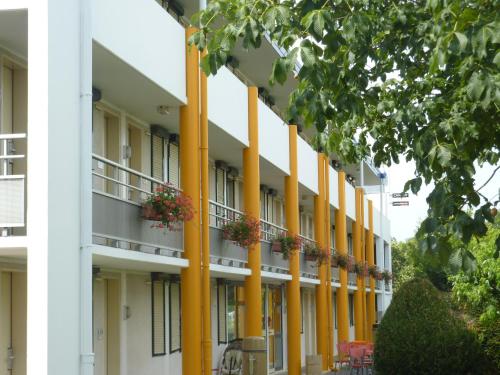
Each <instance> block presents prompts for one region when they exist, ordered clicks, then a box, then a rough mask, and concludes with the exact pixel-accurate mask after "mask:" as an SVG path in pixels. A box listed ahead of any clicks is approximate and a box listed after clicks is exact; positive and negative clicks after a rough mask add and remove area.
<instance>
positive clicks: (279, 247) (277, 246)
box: [271, 235, 301, 259]
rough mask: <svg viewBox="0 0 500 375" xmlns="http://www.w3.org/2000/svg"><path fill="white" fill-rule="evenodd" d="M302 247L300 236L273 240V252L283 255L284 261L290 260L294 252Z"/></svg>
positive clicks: (286, 236) (281, 236)
mask: <svg viewBox="0 0 500 375" xmlns="http://www.w3.org/2000/svg"><path fill="white" fill-rule="evenodd" d="M300 245H301V240H300V237H299V236H288V235H280V236H278V237H276V238H275V239H274V240H273V242H272V244H271V250H272V251H273V252H275V253H281V254H282V255H283V259H288V258H289V257H290V254H292V252H294V251H297V250H298V249H300Z"/></svg>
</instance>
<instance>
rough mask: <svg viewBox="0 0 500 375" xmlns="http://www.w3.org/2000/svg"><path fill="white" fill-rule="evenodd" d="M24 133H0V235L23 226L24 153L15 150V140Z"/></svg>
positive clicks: (5, 234)
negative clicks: (22, 165) (22, 164)
mask: <svg viewBox="0 0 500 375" xmlns="http://www.w3.org/2000/svg"><path fill="white" fill-rule="evenodd" d="M25 140H26V134H0V236H7V235H11V234H13V230H14V228H22V227H24V226H25V217H24V216H25V215H24V212H25V204H24V202H25V174H24V173H25V172H26V169H25V167H24V168H23V167H21V166H19V164H21V162H24V159H25V155H22V154H18V153H17V152H16V142H19V141H25Z"/></svg>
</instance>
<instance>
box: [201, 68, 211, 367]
mask: <svg viewBox="0 0 500 375" xmlns="http://www.w3.org/2000/svg"><path fill="white" fill-rule="evenodd" d="M207 101H208V97H207V76H206V75H205V73H203V72H202V71H201V70H200V109H201V113H200V143H201V145H200V154H201V205H202V206H201V215H202V218H201V222H202V227H201V246H202V295H203V300H202V302H203V321H202V323H203V324H202V325H203V373H204V374H205V375H209V374H212V329H211V328H212V327H211V326H212V320H211V317H210V306H211V303H210V301H211V298H210V231H209V228H208V221H209V217H208V210H209V207H208V206H209V205H208V199H209V183H210V182H209V176H208V104H207Z"/></svg>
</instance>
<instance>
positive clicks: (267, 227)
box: [260, 219, 287, 242]
mask: <svg viewBox="0 0 500 375" xmlns="http://www.w3.org/2000/svg"><path fill="white" fill-rule="evenodd" d="M286 233H287V230H286V229H285V228H283V227H280V226H279V225H276V224H273V223H270V222H269V221H266V220H263V219H260V239H261V240H262V241H268V242H271V241H272V240H274V239H275V238H276V237H279V236H286Z"/></svg>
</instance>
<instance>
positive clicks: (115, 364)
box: [93, 279, 120, 375]
mask: <svg viewBox="0 0 500 375" xmlns="http://www.w3.org/2000/svg"><path fill="white" fill-rule="evenodd" d="M93 300H94V301H93V306H94V317H93V321H94V324H93V326H94V353H95V365H94V374H95V375H119V373H120V314H119V311H120V284H119V281H118V280H114V279H96V280H94V290H93Z"/></svg>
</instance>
